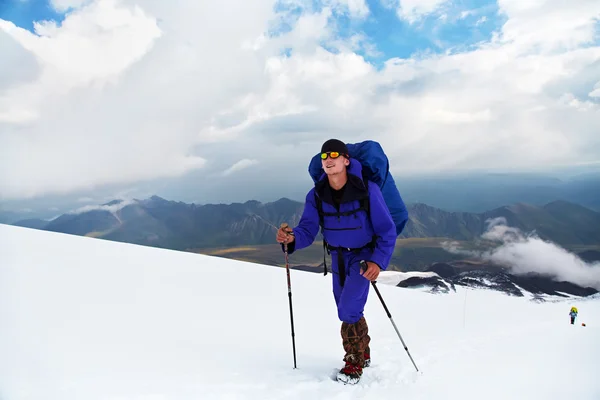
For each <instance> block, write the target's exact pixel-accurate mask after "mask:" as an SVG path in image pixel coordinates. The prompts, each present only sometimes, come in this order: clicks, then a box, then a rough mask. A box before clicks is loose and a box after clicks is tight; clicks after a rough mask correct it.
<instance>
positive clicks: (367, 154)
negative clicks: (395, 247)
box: [308, 140, 408, 235]
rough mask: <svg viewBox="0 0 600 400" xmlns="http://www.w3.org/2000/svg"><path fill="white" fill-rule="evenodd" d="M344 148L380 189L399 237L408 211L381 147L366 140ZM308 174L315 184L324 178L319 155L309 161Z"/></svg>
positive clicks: (364, 174) (367, 178)
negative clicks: (346, 148)
mask: <svg viewBox="0 0 600 400" xmlns="http://www.w3.org/2000/svg"><path fill="white" fill-rule="evenodd" d="M346 146H347V147H348V152H349V153H350V158H352V159H354V160H356V161H358V162H359V163H360V165H361V166H362V175H363V178H364V179H366V180H369V181H371V182H373V183H375V184H376V185H377V186H379V188H380V189H381V194H382V195H383V199H384V200H385V203H386V205H387V206H388V209H389V211H390V214H391V215H392V219H393V220H394V224H395V225H396V235H400V233H402V231H403V230H404V227H405V226H406V223H407V221H408V210H407V209H406V206H405V204H404V201H403V200H402V197H401V196H400V192H399V191H398V188H397V187H396V183H395V182H394V178H393V177H392V175H391V174H390V173H389V167H390V164H389V160H388V158H387V156H386V155H385V153H384V151H383V149H382V148H381V145H380V144H379V143H377V142H375V141H373V140H366V141H364V142H360V143H347V144H346ZM308 173H309V174H310V176H311V178H312V180H313V182H314V183H315V184H316V183H317V182H318V181H320V180H321V179H323V178H324V177H325V171H324V170H323V167H322V163H321V157H320V153H319V154H316V155H315V156H314V157H313V158H312V159H311V160H310V164H309V166H308Z"/></svg>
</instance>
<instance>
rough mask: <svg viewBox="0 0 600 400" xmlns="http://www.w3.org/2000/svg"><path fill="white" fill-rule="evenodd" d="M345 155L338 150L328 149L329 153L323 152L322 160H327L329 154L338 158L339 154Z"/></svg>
mask: <svg viewBox="0 0 600 400" xmlns="http://www.w3.org/2000/svg"><path fill="white" fill-rule="evenodd" d="M341 155H343V154H342V153H339V152H337V151H328V152H327V153H321V160H327V156H329V157H331V158H333V159H336V158H338V157H339V156H341Z"/></svg>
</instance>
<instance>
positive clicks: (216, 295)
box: [0, 225, 600, 400]
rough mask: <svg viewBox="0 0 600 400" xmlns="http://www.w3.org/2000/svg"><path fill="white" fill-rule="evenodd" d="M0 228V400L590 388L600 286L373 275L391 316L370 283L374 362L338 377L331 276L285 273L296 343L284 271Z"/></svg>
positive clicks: (499, 396)
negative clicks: (571, 294) (358, 373)
mask: <svg viewBox="0 0 600 400" xmlns="http://www.w3.org/2000/svg"><path fill="white" fill-rule="evenodd" d="M0 237H2V238H6V240H1V241H0V257H2V262H1V263H0V321H1V322H2V329H0V354H2V357H0V395H1V396H2V399H3V400H25V399H28V400H31V399H35V400H37V399H44V400H75V399H77V400H79V399H87V400H101V399H102V400H106V399H114V400H117V399H119V400H121V399H128V400H165V399H178V400H188V399H198V398H202V399H243V400H255V399H256V400H258V399H260V400H271V399H273V400H274V399H290V400H295V399H331V398H335V399H339V400H346V399H364V398H375V399H392V398H397V397H398V394H399V393H400V394H401V398H402V399H405V400H413V399H442V398H449V397H450V398H456V399H461V400H473V399H477V400H478V399H481V398H482V393H485V398H486V399H490V400H504V399H551V400H563V399H569V398H574V399H578V400H596V399H598V397H599V395H600V381H599V380H598V377H597V375H598V372H597V371H598V368H599V367H600V344H599V343H598V337H599V336H598V335H599V333H598V331H599V329H600V297H598V296H594V297H592V298H567V299H565V298H557V297H546V300H547V301H545V302H537V301H532V295H531V294H528V293H526V294H525V296H524V297H516V296H509V295H506V294H503V293H499V292H495V291H489V290H484V289H468V288H462V287H457V291H456V292H452V291H450V292H448V293H446V294H432V293H428V292H427V291H425V290H423V289H418V288H411V289H409V288H399V287H395V286H393V284H392V285H391V284H386V283H385V282H384V281H385V279H384V276H385V275H386V272H382V273H381V274H380V278H381V279H380V280H379V281H378V283H377V288H378V289H379V291H380V293H381V296H382V298H383V299H384V302H385V304H386V306H387V308H388V310H389V312H390V314H391V318H392V320H390V318H389V317H388V316H387V314H386V312H385V310H384V308H383V307H382V304H381V302H380V301H379V299H378V297H377V295H376V293H375V292H374V291H373V290H372V289H371V291H370V293H369V297H368V300H367V303H366V306H365V318H366V320H367V325H368V328H369V335H370V337H371V343H370V347H371V359H372V364H371V366H370V367H368V368H366V369H365V370H364V373H363V378H362V380H361V382H360V383H359V384H357V385H356V386H344V385H342V384H340V383H337V382H334V381H333V380H332V376H335V373H336V372H337V370H339V369H340V368H341V367H342V366H343V361H342V358H343V355H344V351H343V348H342V340H341V336H340V326H341V322H340V321H339V320H338V317H337V311H336V307H335V302H334V299H333V294H332V293H331V279H332V278H331V277H332V275H331V274H329V275H327V276H326V277H324V276H323V275H321V274H316V273H311V272H302V271H297V270H292V271H290V281H291V290H292V312H293V327H294V341H293V342H292V336H291V326H290V310H289V302H288V293H287V285H286V274H285V269H284V268H278V267H270V266H265V265H258V264H252V263H247V262H241V261H233V260H229V259H225V258H220V257H210V256H205V255H200V254H193V253H186V252H178V251H172V250H166V249H159V248H153V247H148V246H136V245H132V244H128V243H119V242H112V241H107V240H98V239H94V238H88V237H81V236H75V235H64V234H60V233H55V232H46V231H40V230H34V229H26V228H20V227H14V226H8V225H0ZM32 247H34V248H36V249H39V250H41V251H31V248H32ZM290 262H291V263H292V265H293V264H294V262H295V258H294V256H293V255H292V256H290ZM116 277H118V278H117V279H115V278H116ZM215 283H217V284H215ZM249 283H251V284H249ZM572 306H575V307H577V309H578V311H579V313H578V316H577V319H576V323H575V324H574V325H571V324H570V321H569V315H568V313H569V310H570V309H571V307H572ZM392 321H393V322H394V324H395V326H396V327H397V329H398V332H399V334H400V337H401V338H402V340H403V341H404V343H405V344H406V349H407V350H405V348H404V346H403V344H402V342H401V340H400V337H399V336H398V334H397V333H396V330H395V329H394V326H393V325H392ZM582 324H585V326H583V325H582ZM41 332H43V334H41ZM293 349H295V350H296V367H297V368H294V357H293ZM408 354H410V355H411V357H412V359H413V360H414V363H415V365H416V367H417V368H415V367H414V366H413V364H412V362H411V361H410V358H409V357H408ZM449 394H456V395H450V396H449Z"/></svg>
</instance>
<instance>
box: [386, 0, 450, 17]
mask: <svg viewBox="0 0 600 400" xmlns="http://www.w3.org/2000/svg"><path fill="white" fill-rule="evenodd" d="M448 2H449V0H400V4H399V7H398V10H397V12H398V16H399V17H400V18H401V19H404V20H406V21H408V22H409V23H414V22H417V21H419V20H420V19H421V18H423V17H425V16H427V15H429V14H432V13H434V12H435V11H438V10H439V9H440V7H441V6H442V5H444V4H445V3H448Z"/></svg>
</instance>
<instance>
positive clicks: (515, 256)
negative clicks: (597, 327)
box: [446, 218, 600, 290]
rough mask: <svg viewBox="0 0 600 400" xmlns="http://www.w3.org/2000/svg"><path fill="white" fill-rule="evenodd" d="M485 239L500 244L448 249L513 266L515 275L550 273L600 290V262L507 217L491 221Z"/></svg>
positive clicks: (554, 276) (558, 278) (564, 279)
mask: <svg viewBox="0 0 600 400" xmlns="http://www.w3.org/2000/svg"><path fill="white" fill-rule="evenodd" d="M482 238H483V239H486V240H490V241H492V242H497V243H498V244H499V245H498V246H497V247H496V248H494V249H493V250H490V251H487V252H475V251H468V250H462V249H460V248H459V247H457V245H456V244H452V243H449V244H447V246H446V250H447V251H449V252H452V253H457V254H465V255H469V256H471V257H477V258H480V259H483V260H487V261H491V262H493V263H495V264H497V265H502V266H505V267H507V268H509V270H510V272H511V273H513V274H517V275H521V274H527V273H530V272H534V273H538V274H543V275H548V276H550V277H552V278H553V279H555V280H558V281H567V282H572V283H574V284H577V285H580V286H583V287H593V288H595V289H598V290H600V263H599V262H596V263H586V262H585V261H583V260H582V259H580V258H579V257H577V255H575V254H573V253H571V252H569V251H567V250H565V249H563V248H562V247H560V246H558V245H556V244H554V243H552V242H548V241H544V240H542V239H540V238H538V237H537V236H535V235H534V234H530V235H525V234H524V233H523V232H521V231H520V230H519V229H517V228H514V227H510V226H507V225H506V219H504V218H496V219H493V220H490V221H488V229H487V230H486V232H485V233H484V234H483V235H482Z"/></svg>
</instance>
